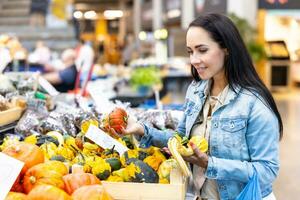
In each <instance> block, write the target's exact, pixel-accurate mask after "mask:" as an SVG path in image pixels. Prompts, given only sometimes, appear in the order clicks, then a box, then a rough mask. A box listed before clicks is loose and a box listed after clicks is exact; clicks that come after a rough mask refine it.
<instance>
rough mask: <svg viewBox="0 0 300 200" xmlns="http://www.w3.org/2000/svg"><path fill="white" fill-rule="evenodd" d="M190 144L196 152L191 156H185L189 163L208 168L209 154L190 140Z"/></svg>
mask: <svg viewBox="0 0 300 200" xmlns="http://www.w3.org/2000/svg"><path fill="white" fill-rule="evenodd" d="M190 145H191V147H192V149H193V151H194V154H193V155H191V156H183V159H184V160H185V161H187V162H189V163H192V164H194V165H198V166H199V167H202V168H204V169H206V168H207V165H208V155H207V154H206V153H203V152H201V151H200V150H199V149H198V147H197V146H196V145H195V144H194V143H192V142H190Z"/></svg>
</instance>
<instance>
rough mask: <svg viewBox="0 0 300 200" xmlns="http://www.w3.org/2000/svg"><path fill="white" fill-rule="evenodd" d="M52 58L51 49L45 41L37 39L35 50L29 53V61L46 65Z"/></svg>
mask: <svg viewBox="0 0 300 200" xmlns="http://www.w3.org/2000/svg"><path fill="white" fill-rule="evenodd" d="M50 60H51V51H50V49H49V48H48V46H47V45H46V44H45V43H44V42H43V41H37V43H36V46H35V50H34V51H33V52H32V53H30V54H29V56H28V62H29V63H32V64H36V65H40V66H42V67H45V66H46V65H47V64H48V63H49V62H50Z"/></svg>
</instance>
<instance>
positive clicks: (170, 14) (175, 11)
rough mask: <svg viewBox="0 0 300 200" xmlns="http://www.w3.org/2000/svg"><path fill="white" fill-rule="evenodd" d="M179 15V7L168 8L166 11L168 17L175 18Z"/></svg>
mask: <svg viewBox="0 0 300 200" xmlns="http://www.w3.org/2000/svg"><path fill="white" fill-rule="evenodd" d="M180 15H181V11H180V10H179V9H173V10H169V11H168V13H167V16H168V18H175V17H179V16H180Z"/></svg>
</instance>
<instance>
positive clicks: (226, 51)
mask: <svg viewBox="0 0 300 200" xmlns="http://www.w3.org/2000/svg"><path fill="white" fill-rule="evenodd" d="M224 52H225V55H226V56H228V55H229V52H228V49H227V48H225V49H224Z"/></svg>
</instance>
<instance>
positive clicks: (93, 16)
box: [84, 10, 97, 19]
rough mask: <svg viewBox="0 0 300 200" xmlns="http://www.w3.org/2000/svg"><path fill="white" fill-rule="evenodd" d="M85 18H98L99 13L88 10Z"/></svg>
mask: <svg viewBox="0 0 300 200" xmlns="http://www.w3.org/2000/svg"><path fill="white" fill-rule="evenodd" d="M84 18H85V19H96V18H97V13H96V12H95V11H93V10H90V11H87V12H85V13H84Z"/></svg>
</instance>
